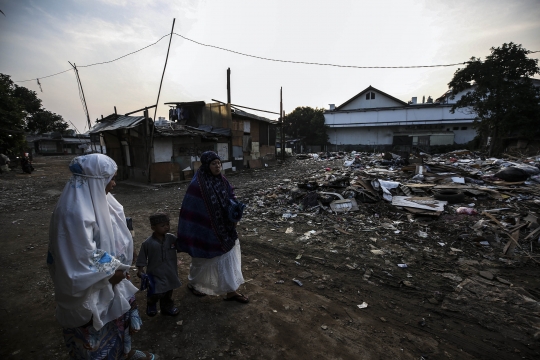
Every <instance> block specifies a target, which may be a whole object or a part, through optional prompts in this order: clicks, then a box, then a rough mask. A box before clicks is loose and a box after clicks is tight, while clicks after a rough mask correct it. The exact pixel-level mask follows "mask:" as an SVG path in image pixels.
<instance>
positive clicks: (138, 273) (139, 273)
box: [137, 270, 144, 278]
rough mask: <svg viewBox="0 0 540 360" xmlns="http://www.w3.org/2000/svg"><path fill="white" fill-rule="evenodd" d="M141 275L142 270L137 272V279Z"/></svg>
mask: <svg viewBox="0 0 540 360" xmlns="http://www.w3.org/2000/svg"><path fill="white" fill-rule="evenodd" d="M142 274H144V270H139V271H137V277H139V278H140V277H142Z"/></svg>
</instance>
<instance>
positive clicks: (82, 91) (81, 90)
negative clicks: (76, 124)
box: [68, 61, 96, 151]
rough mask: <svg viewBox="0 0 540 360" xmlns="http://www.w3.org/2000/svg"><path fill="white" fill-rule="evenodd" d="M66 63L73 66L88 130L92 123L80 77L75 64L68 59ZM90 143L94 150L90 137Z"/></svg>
mask: <svg viewBox="0 0 540 360" xmlns="http://www.w3.org/2000/svg"><path fill="white" fill-rule="evenodd" d="M68 63H69V65H71V66H72V67H73V70H75V75H76V77H77V85H78V87H79V90H80V92H81V95H82V102H83V105H84V111H85V113H86V121H87V122H88V131H90V128H91V127H92V123H91V122H90V114H89V113H88V106H86V98H85V97H84V90H83V87H82V82H81V77H80V76H79V70H77V65H76V64H75V63H73V64H72V63H70V62H69V61H68ZM90 144H92V147H93V150H94V151H96V146H95V145H94V144H93V142H92V140H91V139H90Z"/></svg>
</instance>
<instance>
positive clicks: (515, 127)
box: [448, 43, 540, 154]
mask: <svg viewBox="0 0 540 360" xmlns="http://www.w3.org/2000/svg"><path fill="white" fill-rule="evenodd" d="M530 53H531V52H530V51H529V50H526V49H524V48H523V47H522V46H521V45H517V44H514V43H509V44H506V43H505V44H503V45H502V46H501V47H498V48H491V54H490V55H488V56H487V57H486V60H485V61H481V59H480V58H475V57H472V58H471V60H470V61H469V62H468V64H467V66H466V67H465V68H463V69H457V70H456V72H455V73H454V77H453V78H452V81H450V83H448V86H449V87H450V90H451V93H452V98H454V97H455V95H457V94H458V93H460V92H462V91H465V90H468V91H467V92H466V93H465V94H464V95H463V96H462V97H461V98H460V99H459V100H458V101H457V102H456V103H455V104H454V105H453V106H452V109H451V110H450V111H451V112H452V113H454V112H455V110H456V109H459V108H470V109H472V110H473V111H474V112H475V113H476V116H477V117H476V119H475V122H474V126H475V128H476V129H477V132H478V134H479V135H480V136H481V137H483V138H487V137H491V143H490V154H491V153H498V152H500V151H501V150H502V146H503V139H504V138H505V137H508V136H510V135H517V136H523V137H532V136H534V135H535V134H536V133H537V132H538V129H540V102H539V101H540V89H539V88H537V87H536V86H534V85H533V83H532V81H531V78H532V77H533V76H534V75H535V74H539V73H540V69H539V68H538V60H537V59H529V58H528V57H527V55H528V54H530Z"/></svg>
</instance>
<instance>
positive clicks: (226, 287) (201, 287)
mask: <svg viewBox="0 0 540 360" xmlns="http://www.w3.org/2000/svg"><path fill="white" fill-rule="evenodd" d="M188 280H189V283H190V284H191V285H192V286H193V287H194V288H195V289H196V290H197V291H200V292H202V293H204V294H207V295H225V294H227V293H229V292H234V291H236V290H237V289H238V288H239V287H240V285H242V284H243V283H244V277H243V276H242V259H241V253H240V241H239V240H238V239H236V242H235V245H234V247H233V248H232V249H231V250H230V251H229V252H227V253H225V254H223V255H221V256H216V257H215V258H212V259H205V258H191V265H190V266H189V276H188Z"/></svg>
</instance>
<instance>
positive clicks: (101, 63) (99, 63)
mask: <svg viewBox="0 0 540 360" xmlns="http://www.w3.org/2000/svg"><path fill="white" fill-rule="evenodd" d="M170 35H171V34H170V33H169V34H166V35H163V36H162V37H160V38H159V40H158V41H156V42H155V43H153V44H150V45H147V46H145V47H143V48H140V49H139V50H135V51H133V52H130V53H129V54H126V55H123V56H120V57H119V58H116V59H114V60H109V61H103V62H98V63H94V64H90V65H82V66H79V67H80V68H83V67H90V66H95V65H103V64H108V63H112V62H115V61H116V60H120V59H122V58H125V57H126V56H129V55H133V54H135V53H138V52H139V51H142V50H144V49H147V48H149V47H150V46H154V45H156V44H157V43H158V42H160V41H161V40H163V39H164V38H165V37H167V36H170Z"/></svg>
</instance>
